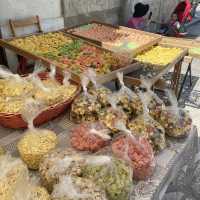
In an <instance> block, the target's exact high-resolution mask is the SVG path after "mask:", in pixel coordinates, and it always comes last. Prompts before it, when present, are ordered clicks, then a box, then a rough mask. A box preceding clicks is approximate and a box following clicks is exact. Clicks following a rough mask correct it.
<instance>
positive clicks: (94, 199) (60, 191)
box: [52, 176, 107, 200]
mask: <svg viewBox="0 0 200 200" xmlns="http://www.w3.org/2000/svg"><path fill="white" fill-rule="evenodd" d="M66 188H67V189H66ZM81 199H84V200H107V198H106V195H105V192H104V190H101V189H100V188H98V187H97V186H96V184H95V183H93V182H92V181H91V180H89V179H85V178H81V177H71V176H63V177H60V181H59V183H58V184H56V185H55V186H54V190H53V193H52V200H81Z"/></svg>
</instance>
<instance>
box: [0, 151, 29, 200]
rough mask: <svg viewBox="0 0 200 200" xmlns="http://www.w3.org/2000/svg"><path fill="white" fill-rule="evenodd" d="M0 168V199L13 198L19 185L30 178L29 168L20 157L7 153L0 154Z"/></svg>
mask: <svg viewBox="0 0 200 200" xmlns="http://www.w3.org/2000/svg"><path fill="white" fill-rule="evenodd" d="M0 170H1V174H0V199H1V200H7V199H12V197H14V195H15V193H16V191H17V189H18V185H19V184H21V182H24V181H26V180H27V179H28V169H27V167H26V165H25V164H24V163H23V162H22V161H21V160H20V159H19V158H14V157H12V156H11V155H9V154H6V155H3V156H0Z"/></svg>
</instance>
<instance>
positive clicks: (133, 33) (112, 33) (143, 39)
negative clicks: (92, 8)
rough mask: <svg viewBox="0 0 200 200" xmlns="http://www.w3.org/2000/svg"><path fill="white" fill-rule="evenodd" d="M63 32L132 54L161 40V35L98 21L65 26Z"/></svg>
mask: <svg viewBox="0 0 200 200" xmlns="http://www.w3.org/2000/svg"><path fill="white" fill-rule="evenodd" d="M63 32H66V33H70V34H72V35H74V36H77V37H80V38H83V39H86V40H88V41H90V42H93V43H95V44H97V45H100V46H102V47H103V48H105V49H109V50H111V51H114V52H123V51H124V52H126V51H130V52H131V55H132V56H134V55H136V54H137V53H139V52H141V51H143V50H144V49H146V48H148V47H151V46H153V45H155V44H157V43H158V42H159V41H160V40H161V36H160V35H157V34H151V33H148V32H144V31H138V30H136V29H130V28H126V27H123V26H117V25H111V24H107V23H103V22H99V21H91V22H90V23H87V24H81V25H78V26H75V27H70V28H65V29H63Z"/></svg>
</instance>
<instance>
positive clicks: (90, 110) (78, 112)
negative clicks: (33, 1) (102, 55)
mask: <svg viewBox="0 0 200 200" xmlns="http://www.w3.org/2000/svg"><path fill="white" fill-rule="evenodd" d="M81 83H82V87H83V93H82V94H80V95H79V96H78V97H77V98H76V99H75V101H74V102H73V104H72V107H71V112H70V117H71V119H72V120H74V121H75V122H76V123H81V122H84V121H96V120H98V113H99V112H100V110H101V104H100V103H99V102H98V101H97V97H96V96H92V95H90V94H89V93H88V90H87V86H88V84H89V78H88V77H87V75H86V74H83V75H82V78H81Z"/></svg>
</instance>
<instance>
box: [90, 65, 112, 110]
mask: <svg viewBox="0 0 200 200" xmlns="http://www.w3.org/2000/svg"><path fill="white" fill-rule="evenodd" d="M87 73H88V77H89V79H90V81H91V82H92V83H93V87H90V88H89V91H88V92H89V93H90V94H91V95H93V96H96V97H97V100H98V101H99V103H100V104H101V106H102V107H103V108H105V107H107V106H109V105H110V104H109V101H108V96H109V95H111V94H112V92H111V90H110V89H108V88H106V87H104V86H102V85H99V84H98V83H97V78H96V73H95V71H94V70H93V69H88V70H87Z"/></svg>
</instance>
